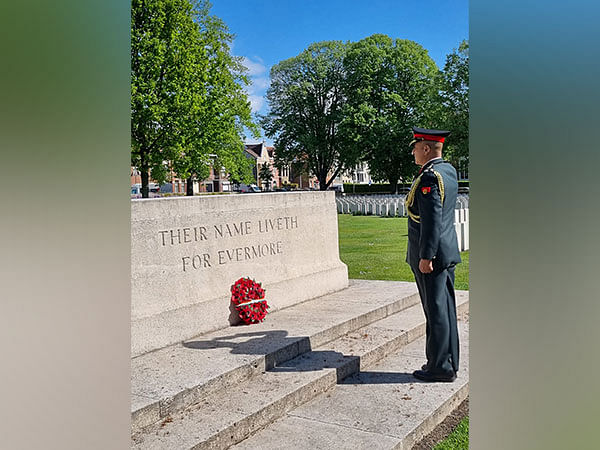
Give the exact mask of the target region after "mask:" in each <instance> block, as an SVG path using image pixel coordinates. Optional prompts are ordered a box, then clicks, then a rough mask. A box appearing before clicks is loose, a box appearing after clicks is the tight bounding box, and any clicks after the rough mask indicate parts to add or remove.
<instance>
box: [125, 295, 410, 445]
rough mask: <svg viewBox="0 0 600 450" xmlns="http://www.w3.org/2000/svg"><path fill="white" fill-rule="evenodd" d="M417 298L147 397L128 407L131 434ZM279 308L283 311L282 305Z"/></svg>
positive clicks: (397, 309) (406, 299)
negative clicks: (171, 391)
mask: <svg viewBox="0 0 600 450" xmlns="http://www.w3.org/2000/svg"><path fill="white" fill-rule="evenodd" d="M419 302H420V300H419V296H418V294H413V295H409V296H406V297H403V298H400V299H398V300H397V301H395V302H392V303H389V304H387V305H383V306H380V307H377V308H374V309H373V310H371V311H369V312H367V313H364V314H361V315H359V316H357V317H354V318H352V319H349V320H346V321H344V322H342V323H339V324H336V325H334V326H332V327H330V328H327V329H325V330H322V331H319V332H317V333H315V334H313V335H311V336H308V337H299V338H297V339H296V340H295V341H294V342H291V343H288V344H287V345H285V346H282V347H280V348H277V349H275V350H273V351H270V352H268V353H266V354H265V355H261V356H259V357H256V358H252V359H251V360H249V361H247V362H246V363H244V364H241V365H239V366H238V367H236V368H235V369H233V370H230V371H228V372H226V373H223V374H219V375H218V376H216V377H214V378H212V379H211V380H210V381H208V382H206V383H202V384H199V385H196V386H193V387H191V388H187V389H183V390H181V391H180V392H178V393H177V394H175V395H169V396H167V397H164V398H162V399H160V400H158V401H153V402H150V401H149V402H148V403H147V404H146V405H144V406H142V407H141V408H138V409H136V410H134V411H132V413H131V423H132V434H133V433H137V432H139V431H141V430H142V429H143V428H145V427H148V426H151V425H153V424H155V423H157V422H160V421H161V420H164V419H165V418H167V417H169V416H172V415H173V414H176V413H177V412H178V411H182V410H184V409H186V408H188V407H190V406H192V405H194V404H195V403H198V402H199V401H201V400H202V399H203V398H205V397H208V396H210V395H212V394H213V393H215V392H218V391H222V390H226V389H228V388H229V387H230V386H235V385H237V384H239V383H242V382H244V381H245V380H248V379H252V378H253V377H255V376H258V375H260V374H261V373H263V372H264V371H265V370H269V369H271V368H273V367H275V365H276V364H280V363H283V362H285V361H289V360H291V359H293V358H295V357H297V356H298V355H301V354H303V353H306V352H308V351H310V350H311V348H314V347H318V346H321V345H324V344H326V343H327V342H330V341H333V340H335V339H337V338H339V337H340V336H343V335H344V334H347V333H349V332H351V331H354V330H357V329H359V328H361V327H364V326H366V325H368V324H370V323H373V322H375V321H378V320H381V319H383V318H385V317H388V316H390V315H392V314H395V313H397V312H399V311H402V310H404V309H406V308H409V307H411V306H413V305H415V304H418V303H419ZM292 308H293V307H292ZM282 311H285V309H284V310H282ZM142 357H143V355H142Z"/></svg>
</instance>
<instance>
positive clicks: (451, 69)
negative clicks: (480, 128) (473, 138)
mask: <svg viewBox="0 0 600 450" xmlns="http://www.w3.org/2000/svg"><path fill="white" fill-rule="evenodd" d="M440 103H441V105H442V117H441V120H440V122H441V126H442V127H444V128H445V129H446V130H450V131H452V134H451V135H450V137H449V138H448V143H447V145H446V148H445V149H444V156H445V157H446V158H447V159H448V160H450V161H451V162H452V163H453V164H455V165H456V166H457V167H460V166H462V167H465V166H467V165H468V163H469V43H468V41H463V42H461V43H460V45H459V46H458V49H455V50H454V51H453V52H452V53H451V54H449V55H448V56H447V57H446V64H445V65H444V70H443V72H442V82H441V89H440Z"/></svg>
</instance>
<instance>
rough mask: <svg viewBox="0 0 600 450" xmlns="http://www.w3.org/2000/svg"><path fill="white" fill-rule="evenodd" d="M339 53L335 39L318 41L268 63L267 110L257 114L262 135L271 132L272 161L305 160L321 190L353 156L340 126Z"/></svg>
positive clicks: (341, 85)
mask: <svg viewBox="0 0 600 450" xmlns="http://www.w3.org/2000/svg"><path fill="white" fill-rule="evenodd" d="M345 53H346V45H345V44H344V43H342V42H340V41H326V42H318V43H314V44H311V45H310V46H309V47H308V48H307V49H306V50H304V51H303V52H302V53H300V54H299V55H298V56H296V57H293V58H290V59H287V60H285V61H281V62H280V63H279V64H277V65H275V66H273V68H272V69H271V86H270V87H269V89H268V91H267V101H268V104H269V108H270V111H269V113H268V114H267V115H266V116H264V117H263V119H262V126H263V128H264V130H265V133H266V135H267V136H268V137H270V138H273V141H274V142H273V143H274V147H275V153H276V155H277V156H276V158H277V163H278V164H290V165H292V167H299V166H302V165H304V164H305V165H306V166H307V167H308V170H309V171H310V173H311V174H313V175H315V176H316V177H317V178H318V180H319V189H321V190H326V189H327V188H328V187H329V186H330V184H331V183H332V181H333V179H334V178H336V177H337V176H338V174H339V173H340V172H341V171H343V170H345V169H348V168H350V167H352V166H353V165H354V164H355V163H356V161H357V159H358V155H356V154H353V153H352V147H350V146H348V145H347V143H346V139H345V137H344V135H343V134H342V133H341V132H340V123H341V122H342V119H343V108H344V104H345V101H346V99H345V94H344V83H345V73H344V65H343V60H344V56H345Z"/></svg>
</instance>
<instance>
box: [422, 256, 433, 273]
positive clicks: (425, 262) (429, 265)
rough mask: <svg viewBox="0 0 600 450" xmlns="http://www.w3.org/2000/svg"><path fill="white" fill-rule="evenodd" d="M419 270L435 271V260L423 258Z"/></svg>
mask: <svg viewBox="0 0 600 450" xmlns="http://www.w3.org/2000/svg"><path fill="white" fill-rule="evenodd" d="M419 270H420V271H421V273H431V272H433V261H432V260H431V259H422V260H420V261H419Z"/></svg>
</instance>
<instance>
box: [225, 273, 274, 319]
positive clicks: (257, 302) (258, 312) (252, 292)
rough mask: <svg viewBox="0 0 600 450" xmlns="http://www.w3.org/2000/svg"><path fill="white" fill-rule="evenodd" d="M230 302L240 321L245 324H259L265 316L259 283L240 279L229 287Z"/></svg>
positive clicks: (263, 300)
mask: <svg viewBox="0 0 600 450" xmlns="http://www.w3.org/2000/svg"><path fill="white" fill-rule="evenodd" d="M231 302H232V303H233V304H234V305H235V309H236V311H237V312H238V315H239V316H240V319H242V321H243V322H244V323H246V324H251V323H259V322H262V321H263V320H265V316H266V315H267V309H269V305H267V301H266V300H265V290H264V289H263V288H262V287H261V284H260V283H257V282H255V281H254V280H251V279H250V278H240V279H239V280H237V281H236V282H235V283H233V285H232V286H231Z"/></svg>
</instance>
